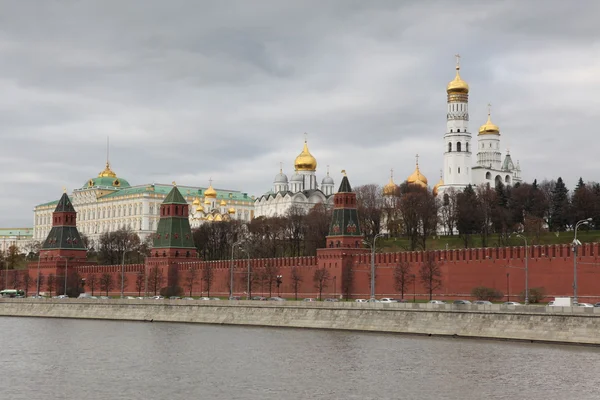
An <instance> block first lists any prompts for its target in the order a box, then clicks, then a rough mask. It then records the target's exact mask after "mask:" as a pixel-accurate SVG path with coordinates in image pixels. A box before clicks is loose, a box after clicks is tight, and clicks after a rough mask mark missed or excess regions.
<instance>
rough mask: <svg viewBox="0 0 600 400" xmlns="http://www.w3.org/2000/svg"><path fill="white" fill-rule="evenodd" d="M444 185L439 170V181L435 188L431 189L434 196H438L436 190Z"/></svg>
mask: <svg viewBox="0 0 600 400" xmlns="http://www.w3.org/2000/svg"><path fill="white" fill-rule="evenodd" d="M443 184H444V179H443V178H442V170H441V169H440V180H439V182H438V183H436V184H435V186H434V187H433V190H432V193H433V195H434V196H437V195H438V189H439V187H440V186H442V185H443Z"/></svg>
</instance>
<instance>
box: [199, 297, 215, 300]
mask: <svg viewBox="0 0 600 400" xmlns="http://www.w3.org/2000/svg"><path fill="white" fill-rule="evenodd" d="M198 300H212V299H211V298H210V297H200V298H199V299H198Z"/></svg>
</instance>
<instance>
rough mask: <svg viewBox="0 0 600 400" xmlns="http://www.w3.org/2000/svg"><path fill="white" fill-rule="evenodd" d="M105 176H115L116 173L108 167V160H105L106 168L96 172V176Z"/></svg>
mask: <svg viewBox="0 0 600 400" xmlns="http://www.w3.org/2000/svg"><path fill="white" fill-rule="evenodd" d="M105 177H109V178H116V177H117V174H115V173H114V172H113V171H112V169H110V164H109V163H108V161H107V162H106V168H104V171H102V172H100V173H99V174H98V178H105Z"/></svg>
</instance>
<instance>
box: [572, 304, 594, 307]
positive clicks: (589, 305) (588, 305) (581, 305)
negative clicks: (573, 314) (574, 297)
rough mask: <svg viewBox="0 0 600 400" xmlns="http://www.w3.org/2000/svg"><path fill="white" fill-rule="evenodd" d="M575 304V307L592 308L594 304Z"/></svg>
mask: <svg viewBox="0 0 600 400" xmlns="http://www.w3.org/2000/svg"><path fill="white" fill-rule="evenodd" d="M575 306H576V307H592V308H593V307H594V305H593V304H590V303H575Z"/></svg>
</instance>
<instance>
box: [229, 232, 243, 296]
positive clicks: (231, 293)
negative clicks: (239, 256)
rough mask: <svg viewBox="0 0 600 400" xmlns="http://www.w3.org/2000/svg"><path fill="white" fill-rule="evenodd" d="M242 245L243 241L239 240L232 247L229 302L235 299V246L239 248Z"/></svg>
mask: <svg viewBox="0 0 600 400" xmlns="http://www.w3.org/2000/svg"><path fill="white" fill-rule="evenodd" d="M240 244H242V241H241V240H238V241H237V242H235V243H234V244H232V245H231V263H230V264H229V300H231V298H232V297H233V253H234V251H235V246H239V245H240Z"/></svg>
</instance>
